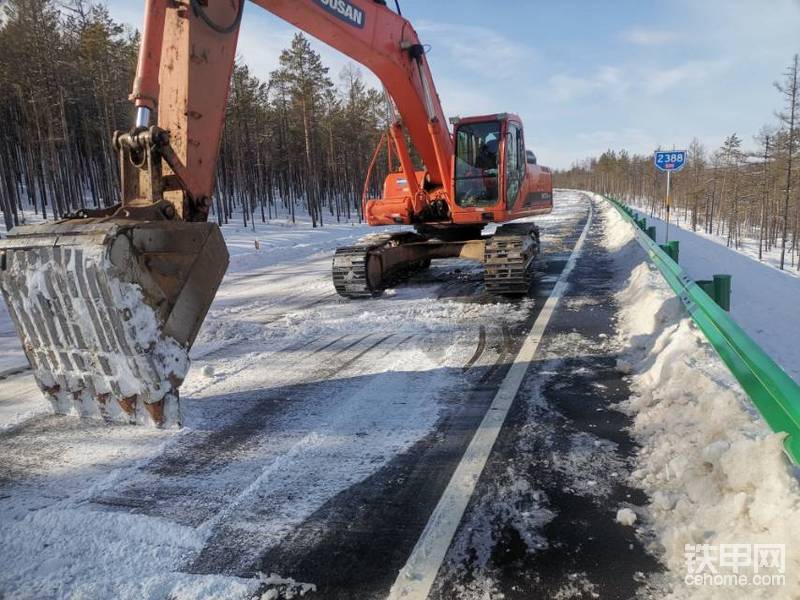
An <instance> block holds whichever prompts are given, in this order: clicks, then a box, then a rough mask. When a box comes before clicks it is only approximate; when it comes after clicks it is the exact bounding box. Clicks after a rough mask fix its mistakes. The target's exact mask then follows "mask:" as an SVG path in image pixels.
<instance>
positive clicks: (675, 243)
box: [667, 240, 680, 262]
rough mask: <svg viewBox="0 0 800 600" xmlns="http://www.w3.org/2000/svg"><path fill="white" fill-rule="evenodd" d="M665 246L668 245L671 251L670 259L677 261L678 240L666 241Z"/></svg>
mask: <svg viewBox="0 0 800 600" xmlns="http://www.w3.org/2000/svg"><path fill="white" fill-rule="evenodd" d="M667 246H669V247H670V249H671V251H672V252H671V256H672V260H674V261H675V262H678V256H679V252H680V242H678V240H672V241H670V242H667Z"/></svg>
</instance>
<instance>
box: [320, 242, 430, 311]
mask: <svg viewBox="0 0 800 600" xmlns="http://www.w3.org/2000/svg"><path fill="white" fill-rule="evenodd" d="M427 241H428V240H427V238H425V237H424V236H421V235H418V234H416V233H411V232H402V233H394V234H375V235H368V236H365V237H363V238H361V239H360V240H359V241H358V242H357V243H356V244H354V245H353V246H342V247H340V248H337V249H336V253H335V254H334V256H333V270H332V274H333V286H334V288H336V292H337V293H338V294H339V295H340V296H343V297H345V298H372V297H374V296H379V295H381V294H382V293H383V290H384V289H386V287H387V286H389V285H391V284H393V283H396V282H397V281H399V280H400V279H402V278H403V277H405V276H408V275H410V274H411V273H412V272H413V271H416V270H419V269H424V268H427V267H428V266H429V265H430V263H431V261H430V258H425V257H423V258H415V257H414V253H412V252H409V253H408V254H407V255H403V258H406V256H407V257H408V258H409V259H408V260H403V259H402V258H401V259H400V260H390V259H389V257H388V256H387V253H389V252H390V251H393V250H394V251H395V252H396V251H398V250H400V248H401V247H408V246H411V245H416V246H417V248H421V246H422V244H424V243H425V242H427Z"/></svg>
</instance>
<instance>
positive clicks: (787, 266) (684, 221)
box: [632, 203, 800, 277]
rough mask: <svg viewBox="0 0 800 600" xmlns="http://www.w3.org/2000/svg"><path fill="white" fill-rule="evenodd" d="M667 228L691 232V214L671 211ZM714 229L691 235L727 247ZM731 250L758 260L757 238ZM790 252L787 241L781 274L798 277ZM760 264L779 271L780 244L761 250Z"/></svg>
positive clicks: (744, 240) (645, 210)
mask: <svg viewBox="0 0 800 600" xmlns="http://www.w3.org/2000/svg"><path fill="white" fill-rule="evenodd" d="M632 206H633V207H634V208H636V209H637V210H638V211H639V212H640V213H641V214H642V216H647V217H648V218H652V219H658V220H659V221H662V220H663V219H661V218H660V217H661V216H662V214H661V213H658V214H659V217H651V216H650V212H649V209H648V208H647V207H646V206H644V205H643V204H641V203H640V204H636V203H634V204H632ZM669 226H670V228H672V227H679V228H681V229H684V230H686V231H691V230H692V223H691V214H690V213H688V212H686V211H684V210H681V209H673V210H672V212H671V214H670V225H669ZM716 229H717V227H716V225H715V226H714V230H715V231H714V233H706V231H705V230H703V229H702V228H700V227H698V229H697V230H696V231H694V232H693V233H694V234H695V235H697V236H699V237H702V238H703V239H706V240H709V241H712V242H714V243H716V244H720V245H722V246H726V247H727V244H728V236H727V233H726V234H725V235H722V234H719V233H716ZM658 241H659V242H662V241H663V238H660V239H659V240H658ZM733 249H734V250H735V251H736V252H739V253H741V254H744V255H745V256H749V257H750V258H753V259H755V260H758V239H757V238H742V239H741V240H740V241H739V246H738V247H735V248H733ZM791 251H792V243H791V240H789V242H788V243H787V244H786V256H785V260H784V271H783V272H784V273H786V274H787V275H790V276H792V277H800V268H798V265H797V262H796V260H797V252H796V251H795V255H794V257H792V252H791ZM793 258H794V259H795V260H794V263H793V260H792V259H793ZM761 262H763V264H765V265H768V266H770V267H772V268H774V269H777V270H780V268H779V266H780V264H781V247H780V244H778V245H776V246H773V247H772V248H770V249H768V250H763V252H762V256H761Z"/></svg>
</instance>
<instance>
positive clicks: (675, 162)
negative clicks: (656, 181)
mask: <svg viewBox="0 0 800 600" xmlns="http://www.w3.org/2000/svg"><path fill="white" fill-rule="evenodd" d="M654 160H655V163H656V169H658V170H659V171H680V170H681V169H682V168H683V166H684V165H685V164H686V150H670V151H669V152H661V151H656V153H655V156H654Z"/></svg>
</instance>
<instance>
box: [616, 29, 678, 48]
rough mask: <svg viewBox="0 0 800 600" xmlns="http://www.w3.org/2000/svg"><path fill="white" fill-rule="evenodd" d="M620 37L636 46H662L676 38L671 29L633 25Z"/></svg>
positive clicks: (676, 35)
mask: <svg viewBox="0 0 800 600" xmlns="http://www.w3.org/2000/svg"><path fill="white" fill-rule="evenodd" d="M622 39H624V40H625V41H626V42H629V43H631V44H636V45H637V46H663V45H664V44H669V43H671V42H674V41H675V40H677V39H678V34H677V33H675V32H673V31H666V30H660V29H646V28H644V27H634V28H632V29H629V30H627V31H625V32H624V33H623V34H622Z"/></svg>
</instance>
